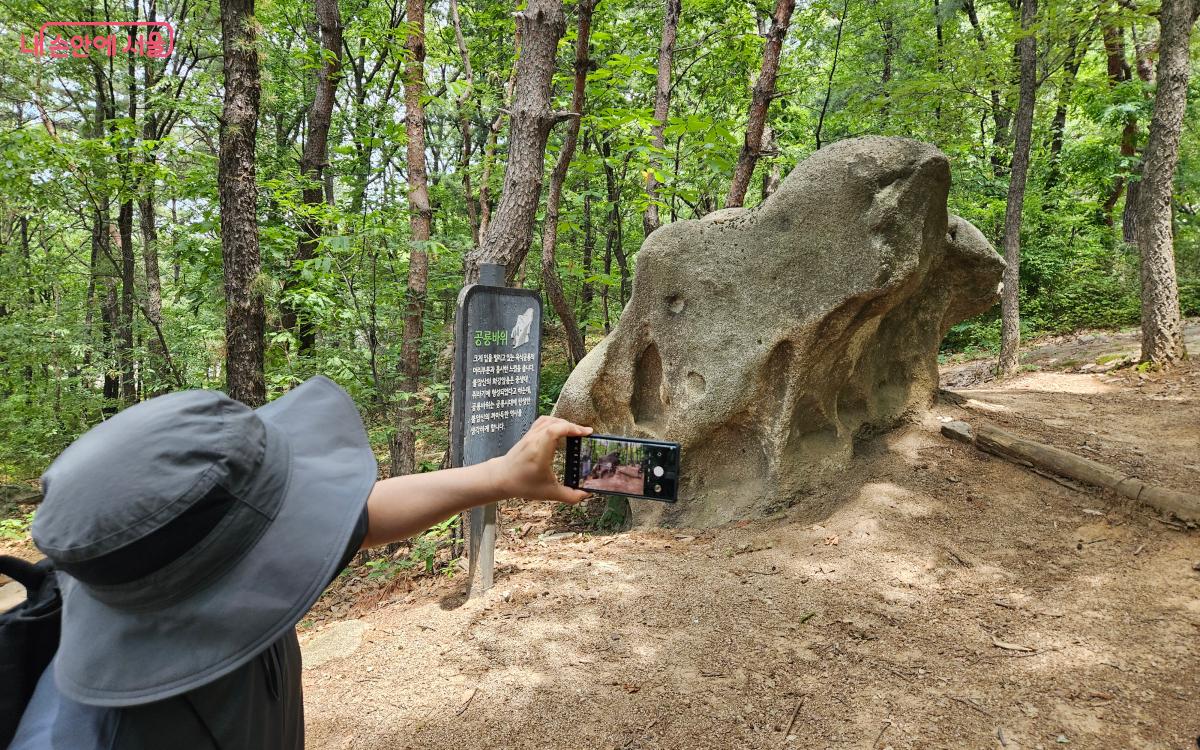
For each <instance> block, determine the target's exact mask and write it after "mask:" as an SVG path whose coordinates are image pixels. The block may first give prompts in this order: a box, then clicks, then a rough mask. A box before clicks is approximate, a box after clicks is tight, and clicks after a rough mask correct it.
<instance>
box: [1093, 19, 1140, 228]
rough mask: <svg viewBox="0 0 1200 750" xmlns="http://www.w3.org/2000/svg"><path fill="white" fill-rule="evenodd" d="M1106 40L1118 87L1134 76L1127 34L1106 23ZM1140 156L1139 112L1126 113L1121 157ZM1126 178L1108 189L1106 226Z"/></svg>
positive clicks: (1103, 211) (1111, 82) (1111, 76)
mask: <svg viewBox="0 0 1200 750" xmlns="http://www.w3.org/2000/svg"><path fill="white" fill-rule="evenodd" d="M1102 37H1103V40H1104V60H1105V67H1106V70H1107V72H1108V87H1109V89H1115V88H1116V87H1117V86H1119V85H1120V84H1122V83H1124V82H1126V81H1128V80H1129V79H1130V78H1131V74H1130V69H1129V63H1128V62H1127V61H1126V59H1125V33H1124V31H1123V30H1122V29H1121V28H1120V27H1117V26H1105V27H1104V30H1103V32H1102ZM1136 155H1137V115H1135V114H1133V113H1132V112H1130V113H1129V114H1127V115H1126V116H1125V127H1124V128H1122V130H1121V156H1122V157H1123V158H1124V159H1126V160H1129V159H1132V158H1133V157H1134V156H1136ZM1125 187H1126V179H1125V176H1124V175H1117V176H1116V177H1115V178H1113V184H1112V188H1110V189H1109V191H1108V197H1107V198H1105V200H1104V203H1103V205H1102V206H1101V208H1100V219H1101V221H1103V222H1104V224H1105V226H1110V227H1111V226H1112V225H1113V221H1114V220H1113V209H1114V208H1115V207H1116V205H1117V201H1119V200H1121V195H1122V194H1123V193H1124V192H1125Z"/></svg>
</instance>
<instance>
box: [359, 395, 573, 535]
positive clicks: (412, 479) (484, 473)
mask: <svg viewBox="0 0 1200 750" xmlns="http://www.w3.org/2000/svg"><path fill="white" fill-rule="evenodd" d="M591 431H592V428H591V427H581V426H579V425H577V424H573V423H571V422H568V421H566V420H565V419H558V418H557V417H539V418H538V420H537V421H536V422H534V423H533V427H531V428H530V429H529V432H527V433H525V436H524V437H522V438H521V440H520V441H519V442H518V443H517V444H516V445H514V446H513V447H512V449H511V450H509V452H508V453H506V454H504V455H503V456H500V457H498V458H493V459H491V460H489V461H485V462H484V463H481V464H475V465H474V466H464V467H462V468H458V469H445V470H443V471H431V472H427V473H424V474H408V475H406V476H402V477H392V478H391V479H384V480H382V481H380V482H376V483H375V489H373V490H372V491H371V496H370V497H369V498H368V499H367V536H366V539H364V540H363V543H362V547H363V549H366V548H368V547H375V546H377V545H380V544H387V543H389V542H397V541H400V540H402V539H408V538H410V537H412V536H414V535H415V534H419V533H421V532H422V531H424V530H425V529H428V528H429V527H430V526H433V525H434V524H436V523H438V522H439V521H442V520H444V519H446V518H449V517H450V516H452V515H454V514H455V513H458V512H460V511H463V510H466V509H468V508H473V507H475V506H476V505H483V504H485V503H490V502H495V501H497V500H503V499H505V498H510V497H527V498H530V499H536V500H556V501H558V502H563V503H577V502H579V501H580V500H583V499H584V498H586V497H587V496H588V493H587V492H585V491H583V490H575V489H571V488H570V487H564V486H563V485H562V484H561V483H559V481H558V477H556V476H555V475H554V468H553V465H552V463H553V461H554V450H555V448H557V447H558V443H559V441H560V440H562V439H563V438H565V437H567V436H583V435H588V434H590V433H591Z"/></svg>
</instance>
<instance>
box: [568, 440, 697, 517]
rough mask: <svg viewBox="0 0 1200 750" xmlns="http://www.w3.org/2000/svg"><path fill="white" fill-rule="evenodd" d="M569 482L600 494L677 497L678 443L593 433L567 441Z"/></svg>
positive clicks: (670, 500)
mask: <svg viewBox="0 0 1200 750" xmlns="http://www.w3.org/2000/svg"><path fill="white" fill-rule="evenodd" d="M567 461H568V469H567V479H568V482H567V483H568V484H570V485H571V486H574V487H578V488H580V489H584V490H591V491H593V492H597V493H601V494H613V495H629V496H631V497H645V498H649V499H652V500H666V501H668V502H672V501H674V500H675V489H676V481H677V479H678V473H679V445H678V444H676V443H666V442H659V441H647V440H639V439H636V438H623V437H617V436H612V435H592V436H589V437H584V438H575V439H572V440H570V441H568V456H567Z"/></svg>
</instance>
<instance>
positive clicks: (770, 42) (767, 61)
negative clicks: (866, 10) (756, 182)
mask: <svg viewBox="0 0 1200 750" xmlns="http://www.w3.org/2000/svg"><path fill="white" fill-rule="evenodd" d="M795 9H796V0H777V2H776V3H775V12H774V14H773V15H772V17H771V28H770V30H769V31H767V43H766V46H765V47H764V48H763V62H762V70H761V72H759V74H758V80H757V81H755V82H754V91H753V94H752V96H751V99H750V118H749V121H748V122H747V123H746V136H745V138H744V139H743V141H742V151H741V153H740V154H738V160H737V165H736V166H735V167H734V168H733V182H732V183H731V184H730V185H729V195H728V196H726V198H725V207H726V208H731V207H734V206H740V205H742V204H743V203H744V202H745V200H746V189H747V188H748V187H749V186H750V178H751V176H753V174H754V165H755V164H756V163H757V162H758V156H759V154H760V153H761V151H762V134H763V128H764V127H765V126H766V124H767V109H768V108H769V107H770V106H771V100H772V99H774V98H775V78H776V76H777V75H778V73H779V53H780V51H781V50H782V49H783V39H784V37H786V36H787V30H788V24H790V23H791V21H792V11H794V10H795ZM838 35H839V37H840V36H841V29H840V27H839V30H838Z"/></svg>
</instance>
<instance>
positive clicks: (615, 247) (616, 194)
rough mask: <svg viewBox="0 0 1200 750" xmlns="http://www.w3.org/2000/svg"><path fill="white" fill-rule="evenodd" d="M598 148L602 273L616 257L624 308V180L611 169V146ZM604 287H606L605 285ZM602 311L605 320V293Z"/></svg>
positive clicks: (609, 270)
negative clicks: (603, 206) (603, 191)
mask: <svg viewBox="0 0 1200 750" xmlns="http://www.w3.org/2000/svg"><path fill="white" fill-rule="evenodd" d="M598 150H599V151H600V155H601V157H603V161H604V181H605V187H606V188H607V189H608V209H609V214H608V235H607V237H606V238H605V241H604V242H605V245H604V255H605V264H604V273H606V274H608V273H612V259H613V258H614V257H615V258H616V259H617V268H618V269H620V272H621V286H620V297H619V300H620V303H621V304H620V307H621V309H624V308H625V290H626V286H627V285H628V282H629V264H628V262H627V261H626V258H625V231H624V227H623V226H622V221H621V185H622V184H624V180H623V179H620V180H619V179H617V172H616V170H615V169H613V166H612V163H611V158H612V147H611V146H609V145H608V143H607V142H605V143H602V144H601V145H600V148H599V149H598ZM630 156H631V154H630V153H626V155H625V163H628V161H629V157H630ZM623 172H624V168H622V173H623ZM605 288H606V289H607V287H605ZM604 312H605V316H606V317H605V320H606V321H607V314H608V295H607V294H605V297H604ZM605 332H606V333H607V332H608V330H607V323H606V328H605Z"/></svg>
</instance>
